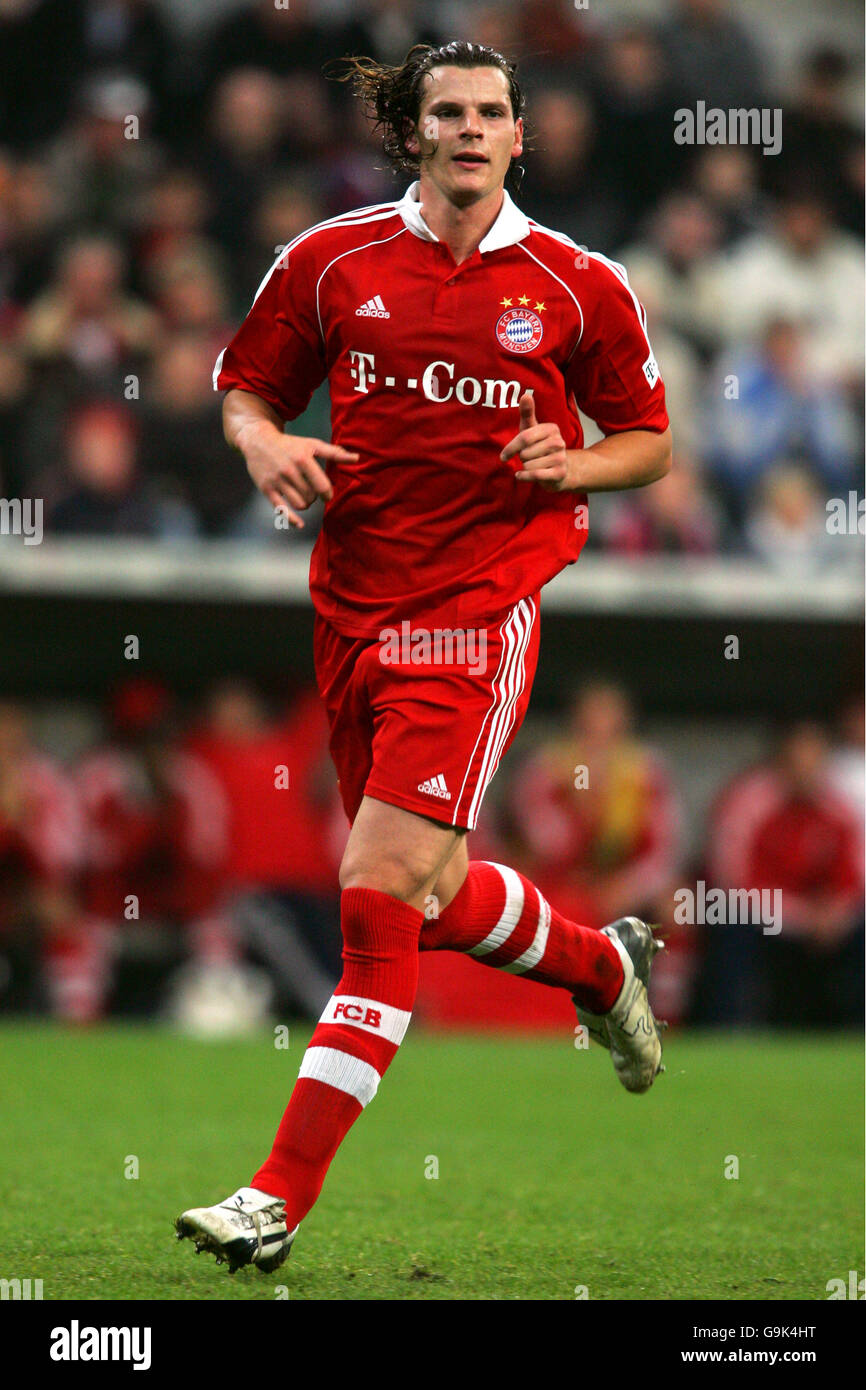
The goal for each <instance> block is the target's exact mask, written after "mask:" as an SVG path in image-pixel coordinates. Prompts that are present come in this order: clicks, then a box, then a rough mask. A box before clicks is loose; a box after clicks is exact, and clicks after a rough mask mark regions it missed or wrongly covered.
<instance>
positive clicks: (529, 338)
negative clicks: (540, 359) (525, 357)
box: [496, 309, 544, 352]
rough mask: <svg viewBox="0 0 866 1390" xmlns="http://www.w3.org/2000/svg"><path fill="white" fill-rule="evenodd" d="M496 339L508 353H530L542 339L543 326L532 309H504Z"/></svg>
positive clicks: (498, 324)
mask: <svg viewBox="0 0 866 1390" xmlns="http://www.w3.org/2000/svg"><path fill="white" fill-rule="evenodd" d="M496 337H497V338H498V340H499V342H500V344H501V345H502V347H504V348H507V349H508V351H509V352H532V349H533V348H537V347H538V344H539V343H540V342H541V340H542V338H543V337H544V324H543V323H542V322H541V319H540V318H539V317H538V315H537V314H536V313H535V312H534V311H533V310H532V309H506V310H505V313H504V314H503V315H502V317H501V319H500V320H499V322H498V323H497V325H496Z"/></svg>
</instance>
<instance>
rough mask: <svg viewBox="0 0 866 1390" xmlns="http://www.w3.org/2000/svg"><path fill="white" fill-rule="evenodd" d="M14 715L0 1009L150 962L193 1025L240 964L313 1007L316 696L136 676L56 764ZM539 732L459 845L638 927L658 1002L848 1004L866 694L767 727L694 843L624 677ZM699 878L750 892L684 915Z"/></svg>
mask: <svg viewBox="0 0 866 1390" xmlns="http://www.w3.org/2000/svg"><path fill="white" fill-rule="evenodd" d="M31 723H32V721H31V720H30V719H29V717H28V714H27V713H26V712H25V711H24V709H23V708H22V707H21V706H20V705H18V704H16V703H14V702H11V701H8V700H6V701H4V702H2V703H0V1010H4V1009H7V1010H17V1011H21V1010H24V1011H28V1010H35V1011H43V1012H50V1013H53V1014H54V1015H56V1016H57V1017H60V1018H63V1019H66V1020H68V1021H76V1022H89V1021H93V1020H95V1019H98V1018H100V1017H102V1016H104V1014H105V1013H106V1012H111V1011H114V1010H118V1009H119V1010H120V1011H121V1012H126V1013H129V1012H133V1013H134V1012H141V1013H150V1012H153V1011H154V1010H155V1009H157V1008H165V1007H168V1006H169V999H168V997H167V994H166V983H167V980H168V979H169V977H170V978H171V979H172V980H174V981H175V984H179V983H181V982H183V981H184V980H185V981H186V986H185V987H186V991H187V997H188V996H189V995H190V993H191V994H192V995H193V996H194V997H196V998H197V999H198V1005H197V1007H198V1008H199V1010H200V1011H201V1009H202V1008H204V1010H205V1013H204V1017H205V1018H206V1019H208V1018H211V1014H209V1013H208V1012H207V1000H208V999H211V1000H213V999H214V998H215V996H217V995H221V996H222V997H223V999H225V998H226V997H228V998H229V1000H231V999H232V998H233V997H234V996H235V995H236V994H237V992H238V989H239V990H240V994H241V995H244V994H248V993H249V990H248V983H249V968H250V965H251V964H253V965H254V966H255V968H256V969H257V970H258V971H259V976H260V977H261V979H263V980H264V979H266V980H267V981H268V982H269V984H268V989H269V990H270V989H275V990H276V994H277V996H278V997H279V999H280V1000H281V1002H282V1003H283V1004H284V1006H285V1007H286V1008H289V1009H294V1010H296V1011H299V1012H306V1013H310V1014H315V1013H316V1012H317V1005H318V1006H319V1007H320V1006H321V1003H322V1002H323V1000H324V999H326V998H327V996H328V994H329V986H328V981H329V979H330V980H332V979H333V977H334V975H335V974H336V973H339V956H340V945H341V943H340V935H339V925H338V924H339V901H338V890H337V870H338V865H339V861H340V857H341V854H342V850H343V847H344V845H345V840H346V836H347V830H348V828H347V824H346V820H345V816H344V814H343V811H342V807H341V806H340V803H339V797H338V792H337V785H336V778H335V773H334V771H333V768H332V766H331V763H330V760H329V757H328V749H327V728H326V721H325V716H324V712H323V710H322V705H321V701H320V700H319V698H318V694H317V692H316V691H315V690H314V689H302V690H300V691H299V692H297V693H296V695H295V698H294V699H293V700H292V701H291V703H290V704H289V705H288V706H284V705H283V703H282V702H280V701H276V702H274V701H272V700H268V699H266V698H265V697H264V696H263V695H262V693H261V691H259V690H257V689H256V688H255V687H254V686H253V684H252V683H250V682H248V681H245V680H242V679H239V678H232V679H224V680H222V681H220V682H217V683H216V684H214V685H213V687H212V688H211V689H210V691H209V692H208V693H207V695H206V697H205V698H204V699H203V700H202V701H201V702H200V703H199V704H198V705H197V706H196V707H195V708H188V709H186V710H184V711H181V710H180V708H179V707H178V704H177V702H176V701H175V700H174V699H173V698H172V696H171V694H170V693H169V691H168V689H167V688H166V687H165V686H164V685H163V684H162V683H160V682H158V681H156V680H153V679H145V678H139V679H136V680H134V681H130V682H127V683H126V684H125V685H123V686H121V687H120V688H118V689H117V690H116V691H115V692H114V693H113V694H112V696H111V697H110V699H109V700H108V702H107V704H106V709H105V711H104V718H103V720H102V721H101V723H100V724H96V723H93V724H92V726H91V727H90V729H89V730H88V735H87V737H86V738H84V739H82V740H79V744H80V746H79V749H78V752H77V754H76V756H74V757H73V758H72V759H70V760H68V761H64V762H61V760H59V759H57V758H52V757H49V756H47V754H46V753H45V752H44V750H43V749H42V748H41V747H40V745H39V739H38V730H37V729H35V728H33V727H31ZM553 729H554V730H555V732H553V733H552V732H551V726H550V725H543V726H539V725H536V726H535V728H534V731H533V730H532V729H530V730H529V731H528V737H526V738H522V740H521V745H520V749H521V750H522V751H518V750H515V751H514V753H513V755H512V759H511V760H507V761H506V763H505V765H504V767H503V768H502V769H501V770H500V773H499V774H498V776H497V778H496V779H495V781H494V783H493V786H492V788H491V795H490V797H489V798H488V803H487V804H486V805H485V812H484V815H483V817H482V820H481V824H480V826H479V828H478V830H476V831H475V832H474V833H473V848H472V854H473V857H474V858H481V859H492V860H494V861H496V862H504V863H508V864H511V865H513V866H515V867H517V868H519V869H520V870H521V871H522V872H523V873H525V874H526V876H527V877H529V878H531V879H532V881H533V882H535V883H537V884H538V885H539V887H540V888H541V890H542V892H544V893H545V894H546V895H548V896H549V897H550V898H551V900H552V901H555V902H556V904H557V906H558V909H559V910H560V911H561V912H564V913H566V914H567V915H568V916H569V917H571V918H572V919H573V920H576V921H580V922H583V923H586V924H589V925H592V926H595V927H601V926H603V925H604V924H605V923H606V922H608V921H610V920H612V919H614V918H616V917H618V916H621V915H623V914H626V913H634V912H638V913H642V914H643V915H644V916H646V917H647V918H648V919H651V920H654V921H658V922H659V923H660V924H661V926H662V930H663V932H664V933H665V934H666V935H667V941H668V947H669V949H668V951H667V952H666V953H665V956H664V957H661V958H660V962H659V965H660V968H661V969H660V974H659V976H658V977H657V978H656V980H655V984H656V988H657V990H658V991H659V994H660V1007H661V1008H662V1010H663V1012H664V1014H665V1015H667V1016H668V1017H670V1018H671V1019H672V1020H674V1021H682V1020H684V1019H688V1020H690V1021H692V1022H696V1023H710V1024H716V1023H718V1024H721V1023H726V1024H727V1023H739V1024H754V1023H757V1022H760V1021H769V1022H771V1023H774V1024H780V1025H787V1026H804V1025H805V1026H808V1025H822V1026H842V1025H845V1024H847V1025H852V1024H854V1023H856V1021H857V1019H858V1017H859V1012H858V1011H859V1010H860V1008H861V1007H862V995H863V953H862V929H863V922H862V903H863V827H864V805H863V797H864V789H863V758H864V731H863V702H862V699H860V700H854V701H850V702H849V703H848V704H846V705H845V706H844V707H842V708H840V710H839V716H838V720H837V723H836V727H834V728H833V729H829V728H823V727H821V726H820V725H819V724H817V723H815V722H806V721H804V722H797V723H793V724H790V725H788V726H786V727H784V728H780V729H779V730H778V732H777V735H776V736H775V737H774V738H773V739H772V740H768V742H767V745H766V750H765V752H764V753H763V754H762V755H760V756H759V757H758V758H757V759H756V760H755V761H753V762H751V763H749V764H748V765H747V766H743V767H740V768H738V769H737V770H736V771H735V772H734V774H733V775H732V776H729V777H728V778H727V780H726V781H724V782H723V783H722V785H720V786H719V787H718V789H717V792H716V795H715V797H714V798H713V800H712V802H711V804H710V805H709V806H708V807H707V809H706V812H705V814H704V816H703V818H702V819H703V824H702V826H701V828H700V834H699V835H698V836H697V837H696V836H695V834H694V827H688V828H687V827H686V824H685V815H684V809H683V797H682V790H683V789H682V787H681V786H680V785H679V784H678V777H677V775H676V774H675V772H674V771H673V769H672V768H671V766H670V765H669V763H668V760H667V758H666V757H665V756H664V755H663V754H661V753H660V752H659V751H658V750H657V749H656V748H655V746H654V745H653V744H652V743H651V742H648V741H647V739H646V737H645V736H644V734H643V733H642V732H641V731H640V729H639V728H638V727H637V724H636V716H635V711H634V709H633V708H632V702H631V700H630V698H629V694H628V692H627V691H626V690H624V689H623V688H622V687H621V686H619V685H617V684H615V683H612V682H611V681H610V680H607V679H604V678H601V677H598V678H595V679H591V680H589V681H587V682H586V683H585V684H584V685H582V686H581V687H580V688H578V689H576V690H575V691H574V692H572V695H571V697H570V698H569V700H568V701H567V702H566V703H565V704H564V706H563V708H562V710H561V716H560V718H559V719H558V720H557V721H556V723H555V724H554V725H553ZM701 884H703V885H705V887H704V889H701V886H700V885H701ZM708 889H711V890H716V891H718V890H721V891H722V893H723V894H724V895H728V896H726V902H727V901H730V902H735V901H736V900H735V899H733V898H730V897H729V894H730V890H735V891H741V890H748V891H750V892H751V894H752V895H753V899H754V902H753V901H752V899H750V903H749V907H748V909H744V908H740V909H739V911H738V912H737V913H732V912H730V911H728V910H727V907H726V908H725V910H724V911H723V912H722V913H721V914H719V913H715V914H714V913H713V912H711V911H706V910H704V909H702V908H701V907H698V908H697V909H696V910H692V911H685V912H684V911H681V907H682V904H683V903H685V902H691V903H697V904H699V903H701V902H708V901H709V898H708V896H707V890H708ZM702 893H703V897H702V896H701V895H702ZM756 894H757V895H759V896H760V895H761V894H763V895H764V896H763V897H761V899H760V903H761V911H760V912H759V911H758V897H755V896H754V895H756ZM779 895H780V896H779ZM196 972H198V973H197V975H196ZM238 980H240V985H239V986H237V981H238ZM539 988H541V987H539ZM169 993H170V991H169ZM202 995H204V997H205V1003H204V1004H202V1000H201V996H202ZM212 1012H213V1011H212ZM199 1016H201V1014H199ZM220 1017H221V1014H220V1012H219V1008H217V1009H216V1015H215V1019H214V1022H215V1026H217V1025H218V1020H219V1018H220Z"/></svg>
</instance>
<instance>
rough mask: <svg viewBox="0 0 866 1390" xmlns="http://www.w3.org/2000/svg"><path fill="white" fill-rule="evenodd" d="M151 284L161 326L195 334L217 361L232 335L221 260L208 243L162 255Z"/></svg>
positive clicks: (151, 278) (153, 269) (156, 264)
mask: <svg viewBox="0 0 866 1390" xmlns="http://www.w3.org/2000/svg"><path fill="white" fill-rule="evenodd" d="M150 281H151V292H152V294H153V295H154V297H155V299H156V305H157V308H158V309H159V312H160V315H161V318H162V324H163V327H164V328H166V329H168V330H169V331H171V332H184V333H195V334H196V335H197V336H198V337H200V338H201V339H202V340H203V341H205V342H206V343H207V345H208V351H210V352H212V354H213V357H214V358H216V357H217V355H218V354H219V352H220V351H221V349H222V348H223V347H225V345H226V343H227V342H228V341H229V338H231V336H232V325H231V323H230V322H229V315H228V302H227V294H226V287H225V283H224V280H223V275H222V262H221V258H220V257H218V256H216V255H215V254H214V252H213V249H212V247H211V246H210V245H209V244H208V243H207V242H204V243H198V244H195V245H193V244H187V245H186V246H185V247H183V248H182V249H181V248H178V249H177V250H175V251H172V252H170V253H168V254H166V255H164V256H161V257H160V258H159V260H158V261H157V262H156V263H155V264H154V266H153V268H152V271H151V276H150ZM210 375H211V373H210V372H209V373H208V376H210Z"/></svg>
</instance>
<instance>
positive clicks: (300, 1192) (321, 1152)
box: [250, 888, 424, 1230]
mask: <svg viewBox="0 0 866 1390" xmlns="http://www.w3.org/2000/svg"><path fill="white" fill-rule="evenodd" d="M340 911H341V919H342V928H343V942H344V945H343V976H342V979H341V980H340V983H339V984H338V985H337V988H336V990H335V991H334V994H333V996H332V998H331V999H330V1001H329V1002H328V1004H327V1006H326V1008H325V1011H324V1013H323V1014H322V1017H321V1018H320V1020H319V1022H318V1024H317V1026H316V1030H315V1032H314V1033H313V1036H312V1038H311V1039H310V1042H309V1046H308V1048H307V1051H306V1053H305V1054H304V1060H303V1062H302V1064H301V1070H300V1073H299V1076H298V1080H297V1081H296V1083H295V1088H294V1090H293V1091H292V1096H291V1100H290V1101H289V1104H288V1108H287V1109H286V1113H285V1114H284V1116H283V1118H282V1120H281V1122H280V1127H279V1129H278V1131H277V1137H276V1139H275V1140H274V1147H273V1149H272V1150H271V1154H270V1157H269V1158H268V1159H267V1160H266V1162H265V1163H264V1164H263V1165H262V1167H261V1168H260V1169H259V1171H258V1172H257V1173H256V1175H255V1177H254V1178H253V1179H252V1182H251V1184H250V1185H251V1186H252V1187H255V1188H258V1190H259V1191H261V1192H269V1193H271V1194H272V1195H273V1196H275V1197H282V1198H283V1199H284V1201H285V1203H286V1221H287V1224H288V1227H289V1230H292V1229H293V1227H295V1226H296V1225H297V1224H298V1222H299V1221H301V1220H302V1219H303V1218H304V1217H305V1216H306V1214H307V1212H308V1211H309V1209H310V1207H311V1206H312V1205H313V1203H314V1202H315V1200H316V1198H317V1197H318V1195H319V1192H320V1190H321V1187H322V1183H323V1182H324V1180H325V1174H326V1173H327V1171H328V1168H329V1166H330V1163H331V1160H332V1159H333V1157H334V1154H335V1153H336V1152H337V1149H338V1148H339V1147H340V1144H341V1143H342V1141H343V1139H344V1137H345V1135H346V1134H347V1132H348V1130H349V1129H350V1128H351V1126H352V1125H353V1124H354V1122H355V1120H356V1119H357V1118H358V1116H359V1115H360V1113H361V1111H362V1110H363V1108H364V1106H365V1105H367V1104H368V1103H369V1102H370V1101H371V1100H372V1099H373V1096H374V1095H375V1094H376V1089H377V1087H378V1085H379V1081H380V1079H381V1077H382V1076H383V1075H384V1073H385V1071H386V1070H387V1068H388V1066H389V1064H390V1062H391V1060H392V1059H393V1057H394V1054H395V1053H396V1051H397V1048H398V1047H399V1045H400V1043H401V1042H402V1041H403V1035H404V1034H405V1032H406V1029H407V1028H408V1026H409V1019H410V1018H411V1015H412V1006H413V1004H414V1003H415V992H416V990H417V987H418V933H419V931H420V928H421V923H422V922H423V920H424V919H423V917H422V914H421V913H420V912H418V911H416V909H415V908H414V907H408V906H407V905H406V903H403V902H400V901H399V899H397V898H392V897H389V895H388V894H387V893H379V892H377V891H376V889H374V888H346V889H344V891H343V895H342V898H341V903H340Z"/></svg>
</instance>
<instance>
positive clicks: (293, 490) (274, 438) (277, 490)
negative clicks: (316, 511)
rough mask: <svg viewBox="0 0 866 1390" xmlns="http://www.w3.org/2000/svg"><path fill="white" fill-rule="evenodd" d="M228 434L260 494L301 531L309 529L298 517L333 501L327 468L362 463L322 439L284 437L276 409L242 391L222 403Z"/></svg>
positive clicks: (225, 427) (258, 397) (228, 439)
mask: <svg viewBox="0 0 866 1390" xmlns="http://www.w3.org/2000/svg"><path fill="white" fill-rule="evenodd" d="M223 429H224V432H225V437H226V440H227V442H228V443H229V444H230V445H231V446H232V448H233V449H237V450H238V451H239V452H240V453H241V454H243V456H244V460H245V461H246V465H247V471H248V473H249V475H250V477H251V478H252V480H253V482H254V483H255V485H256V487H257V488H258V489H259V492H261V493H263V494H264V496H265V497H267V499H268V501H269V502H270V503H271V504H272V506H274V507H276V508H278V509H279V510H280V511H282V512H284V513H285V514H286V516H287V517H288V520H289V524H290V525H291V526H294V527H297V528H301V527H303V525H304V523H303V521H302V520H301V518H300V516H298V512H303V511H306V509H307V508H308V507H310V506H312V504H313V503H314V502H315V500H316V498H317V497H321V498H322V501H323V502H328V501H329V500H330V498H331V497H332V496H333V488H332V487H331V483H330V480H329V478H328V475H327V473H326V472H325V467H324V466H325V465H326V464H328V463H352V462H354V461H355V460H356V459H357V458H358V455H357V454H354V453H351V452H350V451H349V450H348V449H342V448H340V446H339V445H338V444H328V443H326V442H325V441H324V440H323V439H310V438H307V437H306V436H302V435H294V434H285V433H284V432H283V421H282V418H281V416H280V414H279V412H278V411H277V410H276V409H275V408H274V406H272V405H270V404H269V402H268V401H265V400H262V398H261V396H256V395H253V394H252V393H251V392H249V391H241V390H239V389H237V388H235V389H233V390H231V391H228V392H227V393H226V396H225V399H224V401H223Z"/></svg>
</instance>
